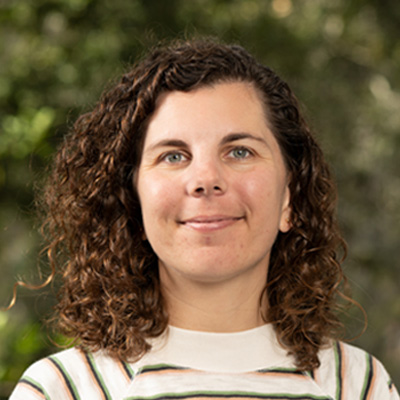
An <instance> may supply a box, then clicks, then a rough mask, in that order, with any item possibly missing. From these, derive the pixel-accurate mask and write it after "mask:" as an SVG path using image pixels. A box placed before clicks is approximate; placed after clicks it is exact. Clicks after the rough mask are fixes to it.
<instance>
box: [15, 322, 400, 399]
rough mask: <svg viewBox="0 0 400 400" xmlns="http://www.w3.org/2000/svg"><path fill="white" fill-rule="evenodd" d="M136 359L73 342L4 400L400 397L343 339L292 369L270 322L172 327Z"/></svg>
mask: <svg viewBox="0 0 400 400" xmlns="http://www.w3.org/2000/svg"><path fill="white" fill-rule="evenodd" d="M152 344H153V348H152V350H151V351H150V352H149V353H148V354H146V355H145V356H144V357H143V358H141V359H140V360H139V361H137V362H134V363H127V362H122V361H119V360H116V359H113V358H111V357H109V356H108V355H107V354H105V353H104V352H96V353H93V354H92V353H84V352H83V351H81V350H79V349H77V348H72V349H68V350H65V351H62V352H60V353H57V354H55V355H52V356H50V357H48V358H45V359H43V360H41V361H38V362H37V363H35V364H33V365H32V366H31V367H30V368H28V370H27V371H26V372H25V374H24V375H23V376H22V378H21V380H20V381H19V383H18V385H17V386H16V388H15V390H14V392H13V394H12V395H11V397H10V400H30V399H32V400H33V399H47V400H50V399H51V400H55V399H57V400H64V399H65V400H78V399H82V400H83V399H85V400H88V399H89V400H90V399H93V400H94V399H121V400H122V399H124V400H139V399H140V400H158V399H171V400H173V399H193V400H196V399H198V400H199V399H203V400H206V399H227V398H229V399H237V400H239V399H240V400H245V399H281V400H282V399H291V400H300V399H301V400H355V399H357V400H399V399H400V397H399V394H398V392H397V391H396V388H395V387H394V384H393V383H392V382H391V380H390V378H389V376H388V374H387V372H386V371H385V369H384V367H383V366H382V364H381V363H380V362H379V361H377V360H376V359H375V358H374V357H372V356H371V355H369V354H368V353H366V352H364V351H363V350H360V349H358V348H356V347H353V346H350V345H348V344H344V343H341V342H336V343H334V344H333V345H332V346H331V347H330V348H327V349H324V350H321V351H320V361H321V366H320V367H319V368H318V369H316V370H313V371H309V372H302V371H298V370H297V369H296V367H295V366H294V363H293V360H292V358H291V357H289V356H288V355H287V354H286V352H285V350H284V349H283V348H282V347H280V346H279V344H278V343H277V341H276V338H275V335H274V332H273V330H272V328H271V326H269V325H264V326H262V327H260V328H256V329H252V330H249V331H245V332H238V333H231V334H225V333H206V332H195V331H188V330H184V329H179V328H175V327H170V328H169V330H168V332H167V333H166V334H164V335H163V336H162V337H161V338H159V339H157V340H154V341H153V343H152Z"/></svg>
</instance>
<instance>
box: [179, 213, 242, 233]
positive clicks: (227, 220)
mask: <svg viewBox="0 0 400 400" xmlns="http://www.w3.org/2000/svg"><path fill="white" fill-rule="evenodd" d="M241 219H243V217H231V216H225V215H213V216H198V217H194V218H190V219H187V220H184V221H181V222H180V224H181V225H184V226H185V227H188V228H190V229H193V230H196V231H200V232H210V231H216V230H220V229H224V228H227V227H228V226H231V225H233V224H235V223H236V222H237V221H240V220H241Z"/></svg>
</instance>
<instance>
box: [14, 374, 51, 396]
mask: <svg viewBox="0 0 400 400" xmlns="http://www.w3.org/2000/svg"><path fill="white" fill-rule="evenodd" d="M19 383H26V384H27V385H29V386H32V387H33V388H34V389H36V390H37V391H38V392H40V393H42V395H43V396H45V394H44V391H43V389H42V388H41V387H40V386H38V385H35V384H34V383H33V382H31V381H28V380H27V379H24V378H22V379H20V381H19ZM45 397H46V396H45Z"/></svg>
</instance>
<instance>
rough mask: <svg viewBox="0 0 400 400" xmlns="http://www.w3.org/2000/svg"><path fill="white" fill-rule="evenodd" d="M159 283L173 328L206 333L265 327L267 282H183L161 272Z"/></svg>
mask: <svg viewBox="0 0 400 400" xmlns="http://www.w3.org/2000/svg"><path fill="white" fill-rule="evenodd" d="M258 278H259V277H258ZM265 279H266V277H265ZM160 281H161V287H162V290H163V296H164V298H165V300H166V303H167V308H168V313H169V323H170V325H173V326H176V327H178V328H184V329H190V330H197V331H205V332H239V331H244V330H248V329H252V328H256V327H258V326H261V325H263V324H265V321H264V320H263V317H262V312H261V311H262V310H263V311H264V310H266V299H265V296H263V300H262V301H261V307H260V298H261V294H262V292H263V289H264V284H265V282H266V280H264V281H263V280H260V279H257V280H254V281H253V282H252V281H246V282H243V280H242V279H236V280H235V279H233V280H231V281H228V282H223V283H221V282H218V283H210V282H207V283H204V282H193V281H190V280H184V282H183V281H182V280H180V279H179V278H178V279H176V277H175V278H174V279H172V277H171V276H170V275H169V274H168V272H166V271H165V270H163V269H160Z"/></svg>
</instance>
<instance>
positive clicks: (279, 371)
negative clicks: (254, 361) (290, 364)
mask: <svg viewBox="0 0 400 400" xmlns="http://www.w3.org/2000/svg"><path fill="white" fill-rule="evenodd" d="M257 372H259V373H263V374H269V373H273V374H287V375H304V373H303V371H299V370H297V369H267V368H265V369H259V370H257Z"/></svg>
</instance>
